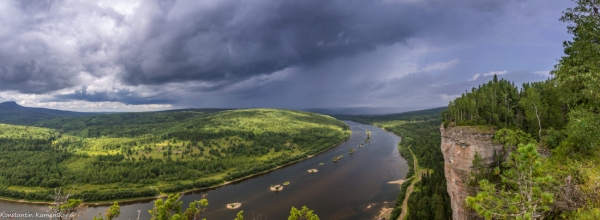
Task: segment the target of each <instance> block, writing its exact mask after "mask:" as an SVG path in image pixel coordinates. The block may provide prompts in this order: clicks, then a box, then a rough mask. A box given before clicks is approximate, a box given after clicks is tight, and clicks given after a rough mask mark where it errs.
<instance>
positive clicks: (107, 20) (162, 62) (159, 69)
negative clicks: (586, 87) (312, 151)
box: [0, 0, 567, 108]
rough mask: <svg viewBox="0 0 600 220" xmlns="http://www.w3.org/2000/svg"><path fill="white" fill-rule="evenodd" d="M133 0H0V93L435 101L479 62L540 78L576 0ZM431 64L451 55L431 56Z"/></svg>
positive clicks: (325, 103)
mask: <svg viewBox="0 0 600 220" xmlns="http://www.w3.org/2000/svg"><path fill="white" fill-rule="evenodd" d="M136 4H137V3H135V2H127V1H112V0H101V1H98V2H95V1H92V2H85V1H84V2H70V1H61V0H55V1H35V0H23V1H4V2H0V98H2V97H3V96H2V92H5V91H10V92H15V94H40V95H44V94H46V95H49V96H50V97H51V98H47V97H46V98H44V99H45V100H50V101H56V102H59V101H65V102H68V101H72V100H82V101H88V102H120V103H124V104H134V105H137V104H173V105H174V106H185V107H261V106H265V107H282V108H283V107H295V108H307V107H346V106H352V107H355V106H392V107H394V106H399V105H410V104H411V101H412V102H413V103H417V104H418V105H420V106H436V105H439V103H441V104H445V103H446V102H447V99H449V98H448V97H451V96H453V95H457V94H460V93H461V92H464V90H465V89H470V88H471V87H473V86H476V85H477V84H479V83H482V82H485V80H487V78H489V77H483V76H480V77H479V78H477V79H475V80H472V81H469V79H473V76H474V75H475V74H481V75H483V74H484V73H486V72H490V71H500V70H507V71H509V73H508V74H507V76H511V77H513V78H515V80H516V81H519V82H521V81H528V80H539V79H540V78H542V77H541V75H539V74H538V75H536V74H533V72H535V71H545V70H550V69H551V68H552V65H553V63H554V62H555V60H554V59H556V58H559V56H560V54H561V50H560V49H561V48H560V42H562V41H563V40H565V35H559V34H557V33H558V32H557V31H556V30H558V29H560V33H564V28H563V27H562V26H560V27H558V28H557V24H560V23H559V22H558V20H557V19H558V17H560V11H561V10H563V9H564V8H566V5H567V4H566V3H562V2H560V4H559V1H550V2H548V1H546V0H527V1H517V0H487V1H481V0H459V1H445V0H421V1H418V0H355V1H347V0H331V1H319V0H284V1H274V0H256V1H239V0H219V1H195V0H147V1H140V2H139V5H136ZM534 44H535V46H530V45H534ZM549 45H550V46H549ZM450 61H455V62H450ZM436 63H452V65H449V66H444V65H438V66H437V67H436V66H434V67H431V68H428V67H427V66H428V65H432V64H436ZM79 88H86V89H79ZM11 94H12V93H11ZM11 99H12V98H11ZM417 104H414V105H417Z"/></svg>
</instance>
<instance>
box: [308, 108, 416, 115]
mask: <svg viewBox="0 0 600 220" xmlns="http://www.w3.org/2000/svg"><path fill="white" fill-rule="evenodd" d="M300 110H301V111H307V112H315V113H319V114H325V115H385V114H396V113H400V112H407V111H412V110H415V109H414V108H410V107H409V108H392V107H351V108H309V109H300Z"/></svg>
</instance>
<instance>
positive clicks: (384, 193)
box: [0, 121, 408, 220]
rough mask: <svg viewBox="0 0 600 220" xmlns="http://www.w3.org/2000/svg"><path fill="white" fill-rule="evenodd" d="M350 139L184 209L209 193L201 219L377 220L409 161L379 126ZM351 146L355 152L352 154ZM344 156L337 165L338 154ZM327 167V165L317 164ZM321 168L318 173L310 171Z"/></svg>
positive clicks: (131, 214)
mask: <svg viewBox="0 0 600 220" xmlns="http://www.w3.org/2000/svg"><path fill="white" fill-rule="evenodd" d="M344 122H345V123H347V124H348V125H350V127H351V129H352V136H350V138H349V139H348V140H347V141H346V142H343V143H341V144H340V145H338V146H336V147H334V148H331V149H330V150H328V151H326V152H323V153H321V154H319V155H315V156H314V157H312V158H309V159H306V160H304V161H301V162H298V163H295V164H292V165H289V166H286V167H283V168H281V169H278V170H274V171H271V172H268V173H265V174H261V175H258V176H255V177H252V178H249V179H245V180H242V181H239V182H236V183H231V184H229V185H225V186H221V187H218V188H214V189H208V190H201V191H198V192H195V193H190V194H187V195H185V196H183V198H182V201H183V208H184V210H185V208H186V207H187V206H188V205H189V202H191V201H193V200H197V199H199V198H201V195H202V194H207V199H208V201H209V206H208V209H207V211H206V213H203V215H202V217H205V218H207V219H208V220H227V219H234V218H235V215H236V213H237V212H238V211H239V210H244V217H245V218H246V219H252V216H253V215H254V217H258V215H259V214H261V215H263V217H262V219H263V220H265V219H267V220H281V219H287V216H288V214H289V212H290V209H291V207H292V206H295V207H296V208H300V207H302V206H304V205H306V206H308V208H310V209H312V210H314V211H315V213H316V214H317V215H319V217H320V219H374V218H375V216H377V215H378V214H379V212H380V211H381V210H382V208H391V207H393V206H394V203H395V200H396V196H397V195H398V193H399V192H400V185H398V184H390V183H389V182H390V181H395V180H399V179H403V178H404V177H405V176H406V173H407V172H408V165H407V163H406V161H405V160H404V159H403V158H402V157H400V155H399V153H398V148H397V146H398V142H399V141H400V138H399V137H398V136H396V135H394V134H392V133H389V132H386V131H384V130H382V129H380V128H377V127H373V126H370V125H366V124H360V123H356V122H352V121H344ZM366 130H369V131H371V133H372V141H371V142H370V143H366V144H364V146H363V147H358V145H359V144H360V143H363V142H364V140H365V139H366ZM350 148H354V149H355V150H356V152H355V153H354V154H352V155H350V154H349V153H348V151H349V150H350ZM338 155H343V156H344V157H343V158H342V159H340V160H339V161H338V162H336V163H334V162H332V161H331V159H332V158H333V157H335V156H338ZM319 163H324V165H319ZM309 169H317V170H318V172H317V173H309V172H308V170H309ZM286 181H289V182H290V183H291V184H290V185H288V186H284V189H283V190H282V191H280V192H272V191H270V189H269V187H270V186H271V185H275V184H282V183H283V182H286ZM233 202H240V203H242V206H241V207H240V209H237V210H230V209H227V208H226V204H228V203H233ZM152 206H153V202H151V201H145V202H137V203H132V204H125V205H121V215H120V216H119V218H118V219H125V220H126V219H133V220H135V219H136V218H137V215H138V212H137V210H142V211H141V217H140V219H150V215H149V213H148V210H149V209H151V208H152ZM106 209H107V207H106V206H100V207H90V208H89V209H88V210H87V212H86V217H85V218H84V219H92V218H93V217H92V216H93V215H95V214H97V213H99V212H102V213H104V212H105V210H106ZM47 210H48V207H47V206H46V205H36V204H26V203H14V202H7V201H0V212H1V211H7V212H11V211H14V212H17V213H26V212H29V213H35V212H39V213H45V212H46V211H47Z"/></svg>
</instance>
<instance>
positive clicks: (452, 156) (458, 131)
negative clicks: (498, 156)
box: [440, 125, 502, 220]
mask: <svg viewBox="0 0 600 220" xmlns="http://www.w3.org/2000/svg"><path fill="white" fill-rule="evenodd" d="M440 132H441V135H442V144H441V148H442V153H443V154H444V162H445V166H444V171H445V174H446V181H447V186H448V187H447V188H448V194H449V195H450V200H451V207H452V219H454V220H463V219H476V217H475V216H473V214H474V213H472V212H470V211H468V209H467V208H466V202H465V199H466V198H467V196H469V193H470V192H472V191H473V189H471V188H470V187H469V186H468V182H469V178H470V173H471V171H472V166H473V158H474V156H475V153H476V152H477V153H478V154H479V156H480V157H481V158H482V159H483V160H484V161H485V163H488V164H491V163H493V162H494V151H497V152H500V150H501V149H502V145H501V144H494V143H493V142H492V136H493V131H492V130H489V129H482V128H477V127H448V128H446V129H445V128H444V126H443V125H442V127H440Z"/></svg>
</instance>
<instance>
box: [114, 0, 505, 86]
mask: <svg viewBox="0 0 600 220" xmlns="http://www.w3.org/2000/svg"><path fill="white" fill-rule="evenodd" d="M486 2H487V1H486ZM501 2H506V1H489V2H487V3H482V2H480V1H466V2H463V3H461V4H458V5H459V6H457V5H456V4H449V3H445V1H433V2H432V3H430V4H422V3H421V4H402V3H394V2H385V1H383V2H382V1H372V0H368V1H319V0H293V1H292V0H290V1H256V2H252V4H249V2H239V1H220V2H219V3H217V4H216V6H212V8H211V10H209V11H207V10H206V7H207V6H204V5H203V2H197V1H191V2H186V3H188V4H174V6H172V7H168V8H163V9H162V10H158V12H155V13H153V14H151V15H148V17H145V19H148V20H150V21H152V22H151V23H150V24H149V25H148V26H145V27H143V28H140V29H136V33H137V34H136V35H133V37H132V39H131V41H133V40H134V39H140V38H141V39H142V40H141V42H140V41H138V42H136V43H135V44H134V45H126V46H125V48H124V50H123V51H122V52H123V53H122V57H121V59H120V60H121V61H122V64H123V66H125V70H126V71H125V74H124V75H123V79H124V80H125V81H126V82H128V83H130V84H134V85H138V84H162V83H165V82H177V81H187V80H200V81H211V82H219V81H227V80H239V79H246V78H248V77H250V76H253V75H256V74H265V73H272V72H274V71H278V70H281V69H285V68H287V67H291V66H296V65H302V66H305V65H317V64H320V63H323V62H327V61H329V60H331V59H335V58H339V57H347V56H353V55H355V54H357V53H363V52H366V51H373V50H374V49H376V48H377V47H379V46H385V45H390V44H393V43H398V42H405V41H406V40H407V39H409V38H411V37H414V36H416V35H419V34H421V35H422V34H426V33H435V32H436V31H435V30H436V29H440V28H443V29H446V28H452V27H456V26H457V23H462V22H464V21H456V20H455V19H453V18H455V17H457V16H462V15H461V11H465V10H479V9H481V10H484V11H485V12H486V13H493V12H494V11H496V10H501ZM178 3H180V2H178ZM172 5H173V4H172ZM461 5H462V6H464V7H466V8H460V6H461ZM182 7H186V8H190V9H189V10H185V9H182ZM470 8H472V9H470ZM194 9H196V10H194ZM482 16H483V17H493V14H487V15H485V14H482Z"/></svg>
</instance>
